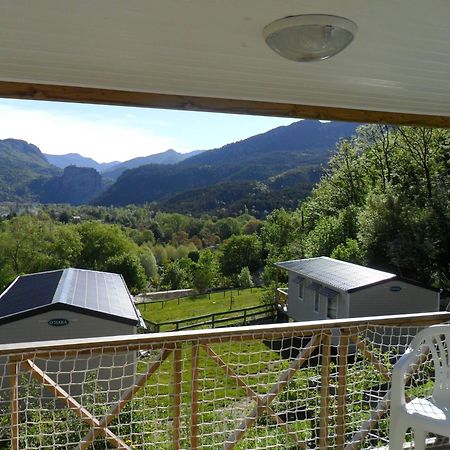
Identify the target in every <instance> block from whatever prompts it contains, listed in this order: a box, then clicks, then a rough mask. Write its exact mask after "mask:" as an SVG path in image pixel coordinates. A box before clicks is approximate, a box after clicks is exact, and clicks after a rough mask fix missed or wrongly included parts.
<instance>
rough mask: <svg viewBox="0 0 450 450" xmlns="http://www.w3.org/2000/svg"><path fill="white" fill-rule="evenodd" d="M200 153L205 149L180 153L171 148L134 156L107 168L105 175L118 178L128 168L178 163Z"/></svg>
mask: <svg viewBox="0 0 450 450" xmlns="http://www.w3.org/2000/svg"><path fill="white" fill-rule="evenodd" d="M200 153H203V151H202V150H194V151H193V152H189V153H178V152H177V151H175V150H173V149H169V150H166V151H165V152H162V153H155V154H154V155H149V156H140V157H138V158H133V159H130V160H128V161H125V162H123V163H119V164H117V165H115V166H114V167H113V168H110V169H108V170H105V171H104V173H103V176H104V177H107V178H113V179H116V178H118V177H119V176H120V175H121V174H122V173H123V172H125V170H128V169H135V168H136V167H140V166H145V165H146V164H177V163H179V162H181V161H184V160H185V159H188V158H191V157H193V156H196V155H198V154H200Z"/></svg>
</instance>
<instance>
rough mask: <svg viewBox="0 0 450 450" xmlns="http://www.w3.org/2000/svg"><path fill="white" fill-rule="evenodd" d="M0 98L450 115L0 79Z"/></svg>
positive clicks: (386, 119) (361, 116)
mask: <svg viewBox="0 0 450 450" xmlns="http://www.w3.org/2000/svg"><path fill="white" fill-rule="evenodd" d="M0 97H3V98H16V99H26V100H47V101H61V102H75V103H98V104H105V105H118V106H135V107H142V108H161V109H177V110H185V111H208V112H219V113H231V114H249V115H260V116H275V117H291V118H299V119H300V118H303V119H319V120H341V121H347V122H361V123H386V124H392V125H410V126H426V127H439V128H450V116H443V115H426V114H411V113H404V112H389V111H371V110H369V109H367V110H365V109H352V108H337V107H330V106H314V105H300V104H294V103H277V102H267V101H255V100H242V99H225V98H215V97H197V96H190V95H177V94H156V93H152V92H137V91H123V90H114V89H102V88H92V87H81V86H63V85H53V84H38V83H25V82H14V81H0Z"/></svg>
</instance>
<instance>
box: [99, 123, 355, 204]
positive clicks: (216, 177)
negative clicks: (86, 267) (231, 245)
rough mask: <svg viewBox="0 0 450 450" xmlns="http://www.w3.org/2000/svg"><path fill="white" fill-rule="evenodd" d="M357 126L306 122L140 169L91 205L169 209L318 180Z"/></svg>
mask: <svg viewBox="0 0 450 450" xmlns="http://www.w3.org/2000/svg"><path fill="white" fill-rule="evenodd" d="M358 125H359V124H355V123H346V122H328V123H322V122H320V121H313V120H304V121H299V122H295V123H293V124H291V125H288V126H284V127H278V128H275V129H273V130H270V131H268V132H266V133H262V134H259V135H256V136H252V137H250V138H247V139H244V140H242V141H238V142H235V143H232V144H227V145H225V146H223V147H221V148H217V149H213V150H209V151H207V152H204V153H201V154H198V155H196V156H192V157H191V158H189V159H186V160H184V161H181V162H179V163H178V164H175V165H172V166H162V165H155V164H150V165H145V166H140V167H138V168H136V169H130V170H127V171H126V172H124V173H123V174H122V175H121V176H120V177H119V178H118V180H117V181H116V183H114V184H113V185H112V186H110V187H109V188H108V189H107V190H106V191H105V192H103V193H102V194H101V195H100V196H99V197H98V198H97V199H95V200H94V201H93V202H94V203H95V204H100V205H114V206H121V205H127V204H132V203H135V204H142V203H145V202H155V201H156V202H162V203H165V204H169V203H170V202H171V199H173V200H175V198H178V199H180V196H179V195H180V194H181V193H183V192H186V191H192V192H193V193H194V192H195V190H196V189H207V188H209V187H210V186H214V185H217V184H221V183H233V182H236V183H238V182H249V181H266V180H268V179H269V178H271V177H273V176H276V175H278V174H280V173H283V172H286V171H289V170H291V169H294V168H296V167H304V166H308V167H309V170H311V171H313V172H315V173H316V174H317V168H318V166H320V165H321V164H324V163H326V162H327V161H328V158H329V156H330V154H331V152H332V151H333V150H334V149H335V148H336V144H337V143H338V141H339V139H341V138H344V137H350V136H352V135H353V134H354V133H355V131H356V128H357V126H358ZM316 176H320V175H316ZM316 181H317V179H316ZM194 195H195V194H194ZM242 195H245V193H244V192H242ZM175 196H176V197H175ZM234 200H236V197H235V199H234ZM172 203H173V202H172Z"/></svg>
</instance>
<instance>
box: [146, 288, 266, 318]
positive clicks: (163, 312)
mask: <svg viewBox="0 0 450 450" xmlns="http://www.w3.org/2000/svg"><path fill="white" fill-rule="evenodd" d="M261 291H262V289H261V288H252V289H244V290H241V291H239V293H238V291H237V290H233V291H226V292H214V293H212V294H209V295H208V294H206V295H196V296H194V297H184V298H180V299H179V302H178V300H168V301H165V302H157V303H156V302H154V303H146V304H140V305H138V307H139V310H140V311H141V314H142V316H143V317H144V319H147V320H149V321H150V322H154V323H161V322H168V321H174V320H182V319H189V318H191V317H196V316H202V315H206V314H214V313H219V312H225V311H228V310H230V309H240V308H248V307H250V306H258V305H260V304H261V301H260V295H261ZM178 303H179V304H178Z"/></svg>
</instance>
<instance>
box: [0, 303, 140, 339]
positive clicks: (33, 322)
mask: <svg viewBox="0 0 450 450" xmlns="http://www.w3.org/2000/svg"><path fill="white" fill-rule="evenodd" d="M61 318H64V319H67V320H68V321H69V324H68V325H65V326H62V327H53V326H50V325H49V324H48V321H49V320H51V319H61ZM135 332H136V330H135V327H134V326H133V325H129V324H124V323H119V322H113V321H111V320H107V319H102V318H99V317H93V316H89V315H87V314H81V313H77V312H73V311H64V310H59V311H58V310H56V311H51V312H45V313H41V314H36V315H35V316H31V317H26V318H24V319H19V320H16V321H14V322H10V323H5V324H2V325H0V344H9V343H19V342H34V341H47V340H53V339H73V338H84V337H98V336H114V335H119V334H134V333H135Z"/></svg>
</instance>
